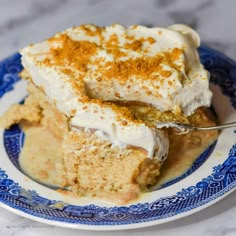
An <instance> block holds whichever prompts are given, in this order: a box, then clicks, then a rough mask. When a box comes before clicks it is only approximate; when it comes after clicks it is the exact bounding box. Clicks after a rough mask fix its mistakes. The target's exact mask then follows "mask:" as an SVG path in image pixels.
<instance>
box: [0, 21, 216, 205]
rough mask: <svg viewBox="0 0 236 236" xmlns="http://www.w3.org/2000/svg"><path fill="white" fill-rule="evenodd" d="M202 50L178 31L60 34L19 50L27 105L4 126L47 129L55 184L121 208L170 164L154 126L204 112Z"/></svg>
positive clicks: (187, 32)
mask: <svg viewBox="0 0 236 236" xmlns="http://www.w3.org/2000/svg"><path fill="white" fill-rule="evenodd" d="M199 43H200V41H199V37H198V35H197V33H196V32H195V31H193V30H192V29H191V28H189V27H187V26H185V25H173V26H170V27H168V28H147V27H143V26H131V27H129V28H124V27H123V26H121V25H112V26H110V27H98V26H95V25H82V26H79V27H73V28H71V29H68V30H66V31H64V32H62V33H58V34H56V35H55V36H53V37H52V38H50V39H48V40H46V41H43V42H41V43H37V44H33V45H30V46H28V47H26V48H24V49H22V50H21V51H20V53H21V55H22V64H23V66H24V68H25V71H24V72H23V73H22V78H23V79H27V80H28V81H29V82H28V83H29V89H28V91H29V97H28V98H27V99H26V101H25V104H24V105H14V106H13V107H12V108H11V110H9V111H8V112H7V114H6V116H5V118H3V119H2V125H3V126H4V127H9V126H10V125H12V124H13V123H19V122H20V121H22V120H27V121H28V122H31V123H34V124H35V123H36V124H40V125H43V126H44V127H47V128H48V130H49V131H50V132H51V133H52V134H53V135H54V136H55V138H57V139H58V140H59V141H60V142H61V143H62V149H63V155H62V156H63V161H62V162H61V163H60V164H58V166H57V171H58V172H59V173H60V176H61V179H60V181H61V184H63V185H64V186H65V187H67V188H68V189H70V190H72V191H73V192H74V193H75V194H77V195H86V194H91V195H101V192H102V193H104V194H110V195H111V194H113V195H114V196H117V197H118V198H120V199H122V201H123V202H127V201H128V200H130V199H133V198H135V197H136V196H137V195H138V193H139V192H140V191H141V190H144V189H145V188H147V187H148V186H150V185H153V184H155V183H156V182H157V179H158V175H159V173H160V167H161V165H162V163H163V161H164V160H165V159H166V157H167V155H168V151H169V139H168V134H167V130H165V129H162V130H161V129H157V128H156V123H157V122H158V121H173V120H177V121H182V122H189V120H188V116H189V115H191V114H193V113H194V112H195V110H196V109H197V108H199V107H203V106H209V105H210V101H211V96H212V94H211V92H210V90H209V80H208V79H209V76H208V73H207V71H206V70H204V68H203V66H202V65H201V63H200V61H199V56H198V53H197V51H196V49H197V47H198V46H199ZM62 182H63V183H62Z"/></svg>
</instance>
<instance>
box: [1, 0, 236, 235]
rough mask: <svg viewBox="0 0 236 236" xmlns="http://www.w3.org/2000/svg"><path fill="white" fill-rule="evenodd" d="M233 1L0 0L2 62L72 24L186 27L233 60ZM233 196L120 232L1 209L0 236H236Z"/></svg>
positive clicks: (235, 46) (235, 48) (235, 44)
mask: <svg viewBox="0 0 236 236" xmlns="http://www.w3.org/2000/svg"><path fill="white" fill-rule="evenodd" d="M235 9H236V1H235V0H224V1H220V0H199V1H189V0H145V1H144V0H118V1H117V0H100V1H99V0H88V1H85V0H78V1H76V0H21V1H19V0H0V59H2V58H4V57H6V56H7V55H9V54H11V53H14V52H15V51H17V50H18V49H19V48H21V47H23V46H25V45H27V44H29V43H31V42H36V41H39V40H42V39H44V38H47V37H49V36H51V35H52V34H53V33H55V32H57V31H61V30H63V29H65V28H67V27H70V26H72V25H79V24H82V23H96V24H99V25H109V24H112V23H115V22H116V23H121V24H124V25H131V24H144V25H149V26H151V25H153V26H167V25H170V24H173V23H186V24H188V25H190V26H192V27H193V28H195V29H196V30H197V31H198V32H199V33H200V36H201V38H202V41H203V42H205V43H206V44H208V45H210V46H211V47H213V48H216V49H218V50H220V51H222V52H224V53H225V54H227V55H228V56H230V57H232V58H234V59H236V30H235V24H236V14H235ZM235 216H236V192H234V193H232V194H231V195H229V196H228V197H226V198H224V199H223V200H222V201H220V202H218V203H217V204H215V205H214V206H211V207H209V208H208V209H205V210H203V211H202V212H199V213H196V214H194V215H192V216H189V217H186V218H183V219H180V220H177V221H175V222H171V223H166V224H163V225H159V226H154V227H149V228H144V229H137V230H130V231H119V232H91V231H80V230H71V229H63V228H58V227H55V226H49V225H44V224H40V223H37V222H33V221H31V220H28V219H25V218H23V217H20V216H17V215H14V214H12V213H10V212H8V211H6V210H4V209H0V235H1V236H2V235H4V236H8V235H15V236H39V235H44V236H49V235H57V236H63V235H67V236H74V235H77V236H78V235H85V236H88V235H98V236H99V235H137V236H138V235H146V236H150V235H158V236H162V235H168V236H172V235H183V236H184V235H191V236H200V235H205V236H223V235H227V236H233V235H236V217H235Z"/></svg>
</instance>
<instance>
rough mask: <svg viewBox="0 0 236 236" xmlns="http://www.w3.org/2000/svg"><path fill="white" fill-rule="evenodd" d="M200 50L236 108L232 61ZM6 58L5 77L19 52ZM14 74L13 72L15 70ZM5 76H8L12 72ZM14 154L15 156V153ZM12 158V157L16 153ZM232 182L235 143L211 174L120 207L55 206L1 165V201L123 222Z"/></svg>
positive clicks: (35, 212)
mask: <svg viewBox="0 0 236 236" xmlns="http://www.w3.org/2000/svg"><path fill="white" fill-rule="evenodd" d="M199 52H200V55H201V60H202V62H203V63H204V65H205V66H206V68H207V69H208V70H209V71H210V72H211V75H212V76H211V80H212V82H213V83H215V84H217V85H219V86H220V87H221V89H222V91H223V93H224V94H225V95H227V96H228V97H229V98H230V99H231V102H232V105H233V107H234V108H236V96H235V95H236V82H235V78H236V69H235V68H236V66H235V63H234V62H233V61H231V60H230V59H228V58H226V57H225V56H223V55H222V54H220V53H218V52H216V51H213V50H211V49H208V48H207V47H205V46H203V47H201V48H200V50H199ZM6 61H7V63H4V62H3V63H1V64H0V78H5V76H4V75H5V73H6V71H8V70H5V69H3V68H2V67H5V66H6V65H9V64H12V65H20V63H19V56H18V54H17V55H14V56H13V57H11V58H9V59H7V60H6ZM19 68H21V67H19ZM7 73H8V74H9V72H7ZM10 74H11V73H10ZM14 74H15V76H16V73H15V72H14ZM8 76H9V77H11V75H8ZM13 77H14V76H13ZM17 80H18V79H16V80H6V79H5V80H4V79H2V80H1V81H4V82H2V83H1V86H2V87H1V88H0V93H1V94H2V95H3V94H4V93H6V92H7V91H9V88H12V86H13V84H14V83H15V82H16V81H17ZM6 88H7V89H6ZM6 134H7V133H5V135H6ZM5 138H6V137H5ZM17 138H18V139H21V138H20V137H17ZM18 148H19V147H18ZM8 155H10V154H9V153H8ZM15 155H16V156H17V155H18V153H15ZM11 159H13V160H15V157H11ZM14 164H15V165H16V163H14ZM16 166H17V165H16ZM235 185H236V144H235V145H233V147H232V148H231V150H230V151H229V154H228V157H227V158H226V160H225V162H224V163H222V164H220V165H218V166H216V167H214V168H213V170H212V174H211V175H209V176H208V177H206V178H204V179H202V180H201V181H199V182H198V183H197V184H196V185H194V186H189V187H188V188H186V189H182V190H181V191H179V192H177V193H176V194H174V195H172V196H168V197H164V198H160V199H157V200H156V201H154V202H149V203H142V204H141V203H139V204H134V205H131V206H123V207H118V206H117V207H99V206H96V205H87V206H78V205H67V204H64V203H61V207H56V206H58V204H57V202H56V201H55V200H50V199H46V198H43V197H41V196H39V195H38V194H37V193H36V192H35V191H29V190H25V189H23V188H22V187H21V186H19V185H18V184H17V183H15V182H14V181H13V180H11V179H10V178H8V176H7V174H6V173H5V171H4V170H1V169H0V201H1V202H3V203H4V204H6V205H8V206H10V207H12V208H15V209H19V210H20V211H22V212H25V213H27V214H30V215H32V216H36V217H39V218H43V219H48V220H54V221H61V222H64V223H65V222H67V223H73V224H86V225H124V224H134V223H140V222H147V221H153V220H158V219H164V218H168V217H171V216H174V215H177V214H181V213H183V212H186V211H189V210H191V209H194V208H197V207H199V206H202V205H204V204H206V203H208V202H210V201H212V200H214V199H216V198H218V197H220V196H222V195H223V194H224V193H226V192H228V191H229V190H231V189H232V188H234V187H235Z"/></svg>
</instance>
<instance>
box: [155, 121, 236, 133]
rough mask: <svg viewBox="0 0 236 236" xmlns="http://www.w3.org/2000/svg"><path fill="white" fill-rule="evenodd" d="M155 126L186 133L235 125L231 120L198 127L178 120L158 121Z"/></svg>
mask: <svg viewBox="0 0 236 236" xmlns="http://www.w3.org/2000/svg"><path fill="white" fill-rule="evenodd" d="M156 127H157V128H162V127H173V128H175V129H176V130H177V131H178V133H179V134H184V133H188V132H189V131H210V130H221V129H226V128H232V127H236V122H231V123H227V124H222V125H216V126H208V127H198V126H193V125H189V124H183V123H180V122H160V123H157V125H156Z"/></svg>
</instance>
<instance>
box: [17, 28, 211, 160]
mask: <svg viewBox="0 0 236 236" xmlns="http://www.w3.org/2000/svg"><path fill="white" fill-rule="evenodd" d="M87 27H91V29H93V27H94V26H92V25H91V26H90V25H88V26H87ZM64 33H66V34H67V35H68V36H69V37H70V38H72V39H73V40H88V41H90V42H95V43H96V44H98V45H99V46H101V45H103V44H102V42H100V41H99V40H100V39H99V37H96V36H89V35H86V34H85V32H84V31H82V30H81V29H80V27H74V28H71V29H68V30H66V31H65V32H64ZM112 34H116V35H117V36H118V38H119V42H120V45H119V47H120V48H121V49H122V45H123V44H124V43H125V37H124V35H127V34H128V35H130V36H134V37H135V38H137V39H139V38H141V37H144V38H147V37H152V38H154V39H155V43H153V44H152V45H150V44H144V45H143V50H142V51H141V52H135V51H132V50H128V51H127V49H124V50H125V52H126V54H127V56H126V57H125V58H121V60H124V61H125V60H127V59H129V58H135V57H143V56H145V57H152V56H154V55H156V54H158V53H162V52H166V51H168V50H171V49H174V48H180V49H182V50H183V51H184V53H183V55H181V56H180V58H179V65H180V69H179V70H178V71H176V70H175V68H172V67H171V65H169V64H164V65H162V67H163V68H164V69H165V70H168V71H171V72H172V74H171V76H169V77H168V78H165V82H164V84H158V83H159V82H158V81H155V83H154V85H153V81H149V80H147V81H144V82H143V81H142V82H141V81H139V80H138V78H132V79H133V80H132V82H131V81H130V80H128V81H126V86H124V85H122V84H120V83H119V81H118V80H116V79H115V78H113V79H112V80H110V81H107V80H106V81H104V82H103V81H101V83H100V84H99V86H98V84H97V80H96V79H95V78H97V77H98V76H102V75H101V74H99V73H98V72H97V71H96V68H92V69H91V70H89V71H88V73H87V74H86V76H85V77H84V80H83V81H77V83H81V86H82V87H83V88H84V89H82V90H80V91H79V90H76V89H75V88H74V87H73V86H72V85H71V83H69V81H70V80H71V78H70V76H69V75H67V74H65V73H63V72H62V71H61V70H60V68H57V67H52V66H47V65H42V64H40V63H38V62H40V61H42V60H44V59H45V57H46V55H47V53H48V52H49V49H50V47H51V44H50V43H51V42H50V41H43V42H41V43H37V44H34V45H31V46H28V47H25V48H24V49H22V50H21V55H22V64H23V66H24V67H25V68H26V69H27V71H28V72H29V73H30V74H31V76H32V81H33V83H34V84H35V85H37V86H39V87H41V88H43V90H44V92H45V94H46V96H47V98H48V100H49V102H51V103H53V104H55V105H56V107H57V108H58V109H59V110H60V111H61V112H62V113H64V114H65V115H67V116H68V117H70V118H71V125H72V126H74V127H84V128H89V129H97V130H100V131H101V132H102V134H103V135H105V136H106V137H108V138H109V139H110V140H111V142H112V143H113V144H114V145H119V146H121V147H126V146H129V145H132V146H136V147H140V148H143V149H144V150H146V151H147V153H148V157H150V158H153V157H154V158H158V159H159V160H163V158H165V157H166V156H167V153H168V145H169V143H168V138H167V137H166V135H165V133H164V132H163V131H161V130H156V129H152V128H150V127H148V126H147V125H146V124H145V123H140V122H138V123H137V122H134V121H132V120H129V119H127V118H126V117H125V116H124V117H122V114H119V112H117V111H116V110H114V109H113V108H112V107H111V106H109V105H105V106H101V105H99V104H98V103H96V102H93V101H91V102H89V103H86V104H84V103H83V102H81V101H80V98H81V97H82V96H84V95H85V94H86V93H88V94H89V96H90V97H92V98H98V99H101V100H125V101H141V102H145V103H149V104H152V105H153V106H155V107H156V108H157V109H159V110H161V111H168V110H174V109H175V107H176V106H178V107H181V108H182V110H183V112H184V113H185V114H186V115H190V114H192V113H193V112H194V110H195V109H196V108H198V107H201V106H209V105H210V102H211V96H212V94H211V92H210V90H209V81H208V79H209V75H208V72H207V71H206V70H204V68H203V66H202V65H201V63H200V61H199V57H198V53H197V51H196V48H197V47H198V46H199V44H200V39H199V36H198V34H197V33H196V32H195V31H194V30H192V29H191V28H189V27H187V26H185V25H173V26H170V27H168V28H146V27H143V26H136V27H132V26H131V27H129V28H124V27H123V26H120V25H113V26H110V27H106V28H105V30H104V32H103V36H104V38H107V39H108V38H109V37H110V36H111V35H112ZM99 48H100V49H99V50H98V53H97V54H96V56H95V58H94V59H97V58H100V57H102V58H103V59H105V60H106V61H113V60H116V58H114V56H113V55H111V54H109V53H108V52H107V51H106V48H105V47H102V46H101V47H99ZM45 53H46V54H45ZM177 63H178V62H177ZM183 78H185V81H186V82H185V83H184V84H183V83H182V82H181V79H183ZM135 79H136V82H133V81H135ZM169 81H171V84H172V86H170V84H169V83H168V82H169ZM142 83H144V84H145V86H146V87H147V88H148V89H149V90H150V91H151V92H152V93H151V94H147V93H146V92H145V91H144V90H143V89H142V86H143V84H142ZM128 85H130V86H128ZM157 85H160V86H158V87H159V89H158V91H157V89H156V87H157ZM128 87H131V88H132V89H131V90H130V89H127V88H128ZM117 93H119V95H120V96H119V98H117V96H116V94H117ZM157 93H158V94H159V95H160V94H161V96H159V95H158V96H156V94H157ZM72 111H73V112H72ZM120 120H122V121H124V122H120ZM99 136H101V133H99Z"/></svg>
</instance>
